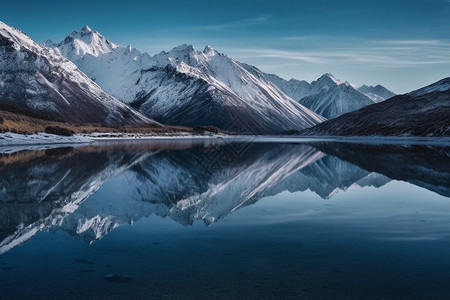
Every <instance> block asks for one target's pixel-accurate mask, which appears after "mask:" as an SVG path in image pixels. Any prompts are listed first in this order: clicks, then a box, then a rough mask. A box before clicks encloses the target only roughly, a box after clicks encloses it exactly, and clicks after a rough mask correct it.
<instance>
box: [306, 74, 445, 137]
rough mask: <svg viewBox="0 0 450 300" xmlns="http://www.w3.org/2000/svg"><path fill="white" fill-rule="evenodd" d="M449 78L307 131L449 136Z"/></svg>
mask: <svg viewBox="0 0 450 300" xmlns="http://www.w3.org/2000/svg"><path fill="white" fill-rule="evenodd" d="M449 116H450V77H449V78H445V79H442V80H440V81H438V82H436V83H434V84H431V85H429V86H427V87H424V88H422V89H419V90H416V91H413V92H410V93H408V94H405V95H399V96H395V97H393V98H390V99H388V100H386V101H383V102H380V103H376V104H373V105H370V106H367V107H364V108H361V109H359V110H357V111H354V112H351V113H348V114H345V115H343V116H340V117H338V118H336V119H333V120H329V121H326V122H324V123H322V124H319V125H317V126H315V127H313V128H310V129H307V130H305V131H304V132H303V133H304V134H309V135H339V136H358V135H382V136H401V135H402V136H404V135H407V136H450V118H449Z"/></svg>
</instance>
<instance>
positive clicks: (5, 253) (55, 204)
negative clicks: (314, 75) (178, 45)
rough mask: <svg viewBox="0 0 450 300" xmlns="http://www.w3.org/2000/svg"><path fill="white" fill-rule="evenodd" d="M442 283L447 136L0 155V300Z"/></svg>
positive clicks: (449, 204) (333, 293) (288, 292)
mask: <svg viewBox="0 0 450 300" xmlns="http://www.w3.org/2000/svg"><path fill="white" fill-rule="evenodd" d="M449 282H450V148H449V147H443V146H426V145H416V146H412V145H409V146H402V145H358V144H343V143H325V142H322V143H318V142H316V143H312V142H310V143H283V142H276V143H270V142H260V141H254V140H253V141H252V140H248V141H235V142H231V141H227V140H201V139H197V140H187V139H186V140H182V141H177V140H165V141H164V140H161V141H156V140H155V141H151V142H148V141H147V142H105V143H98V144H97V145H89V146H81V147H75V148H72V147H64V148H56V149H48V150H41V151H21V152H16V153H13V154H1V155H0V298H1V299H222V298H223V299H236V298H240V299H267V298H273V299H448V298H449V295H450V284H449Z"/></svg>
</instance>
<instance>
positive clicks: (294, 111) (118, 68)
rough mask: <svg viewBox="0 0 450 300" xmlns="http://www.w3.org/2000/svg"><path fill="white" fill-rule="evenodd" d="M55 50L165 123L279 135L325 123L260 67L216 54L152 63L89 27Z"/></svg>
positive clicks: (173, 55) (162, 56)
mask: <svg viewBox="0 0 450 300" xmlns="http://www.w3.org/2000/svg"><path fill="white" fill-rule="evenodd" d="M54 46H55V47H56V48H57V49H59V51H60V52H61V53H62V54H63V55H65V56H66V57H67V58H70V59H71V60H72V61H73V62H74V63H75V64H76V65H77V66H78V67H79V68H80V69H81V70H82V71H83V72H84V73H86V74H87V75H88V76H89V77H90V78H92V79H93V80H95V82H96V83H98V84H99V85H100V86H101V87H102V88H103V89H104V90H105V91H107V92H108V93H110V94H111V95H113V96H115V97H117V98H118V99H120V100H122V101H124V102H126V103H130V104H131V105H132V106H133V107H135V108H137V109H138V110H139V111H140V112H142V113H143V114H145V115H147V116H148V117H150V118H153V119H155V120H157V121H159V122H162V123H166V124H171V125H187V126H196V125H214V126H217V127H219V128H221V129H228V130H231V131H240V132H253V133H275V132H282V131H286V130H291V129H302V128H307V127H311V126H313V125H315V124H317V123H319V122H321V121H323V120H324V118H323V117H321V116H319V115H317V114H315V113H314V112H312V111H310V110H309V109H307V108H305V107H304V106H302V105H300V104H299V103H297V102H296V101H294V100H293V99H291V98H290V97H288V96H287V95H286V94H285V93H283V92H282V91H281V90H280V89H279V88H277V87H276V86H275V85H274V84H273V83H272V82H270V81H269V80H267V79H266V78H265V77H264V74H263V73H262V72H261V71H260V70H258V69H257V68H255V67H251V66H248V65H245V64H243V63H240V62H238V61H236V60H234V59H233V58H230V57H228V56H226V55H224V54H221V53H219V52H217V51H216V50H214V49H212V48H211V47H206V48H205V49H204V50H203V51H197V50H195V49H194V48H193V47H192V46H190V45H181V46H178V47H176V48H174V49H172V50H171V51H169V52H164V51H163V52H161V53H159V54H156V55H155V56H153V57H152V56H150V55H148V54H147V53H141V52H139V51H138V50H136V49H134V48H131V47H130V46H128V47H124V46H118V45H115V44H114V43H112V42H110V41H108V40H107V39H106V38H104V37H103V36H102V35H101V34H99V33H98V32H97V31H94V30H91V29H90V28H88V27H84V28H83V29H81V31H80V32H73V33H71V34H70V35H69V36H68V37H66V38H65V39H64V40H63V41H61V42H60V43H58V44H56V45H54Z"/></svg>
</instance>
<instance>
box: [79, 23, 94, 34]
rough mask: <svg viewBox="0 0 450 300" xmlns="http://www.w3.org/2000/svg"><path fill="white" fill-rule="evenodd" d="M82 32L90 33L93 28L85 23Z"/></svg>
mask: <svg viewBox="0 0 450 300" xmlns="http://www.w3.org/2000/svg"><path fill="white" fill-rule="evenodd" d="M80 32H82V33H88V32H92V29H91V28H90V27H89V26H87V25H84V26H83V27H82V28H81V30H80Z"/></svg>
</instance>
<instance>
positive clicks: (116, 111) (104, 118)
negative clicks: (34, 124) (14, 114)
mask: <svg viewBox="0 0 450 300" xmlns="http://www.w3.org/2000/svg"><path fill="white" fill-rule="evenodd" d="M0 69H1V70H2V72H1V73H0V85H1V87H2V89H1V90H0V101H2V102H6V103H9V104H12V105H15V106H25V107H28V108H32V109H36V110H39V111H44V112H47V113H50V114H53V115H56V116H58V117H61V118H63V119H65V120H66V121H72V122H79V123H103V124H109V125H120V124H137V123H143V122H146V123H148V122H150V123H152V121H151V120H150V119H149V118H147V117H145V116H143V115H142V114H140V113H138V112H136V111H134V110H133V109H131V108H130V107H128V106H127V105H126V104H124V103H122V102H121V101H119V100H117V99H116V98H114V97H112V96H110V95H109V94H107V93H106V92H104V91H103V90H102V89H101V88H100V87H99V86H98V85H97V84H95V83H94V82H93V81H92V80H90V79H89V78H88V77H87V76H86V75H85V74H83V73H82V72H81V71H80V70H79V69H78V67H77V66H76V65H75V64H74V63H72V62H71V61H69V60H68V59H66V58H65V57H64V56H62V55H61V54H60V53H59V52H58V51H55V50H54V49H50V48H48V47H46V46H44V45H38V44H37V43H35V42H34V41H33V40H32V39H30V38H29V37H28V36H27V35H26V34H24V33H23V32H22V31H20V30H18V29H15V28H12V27H10V26H8V25H6V24H4V23H2V22H0ZM153 123H154V122H153Z"/></svg>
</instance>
